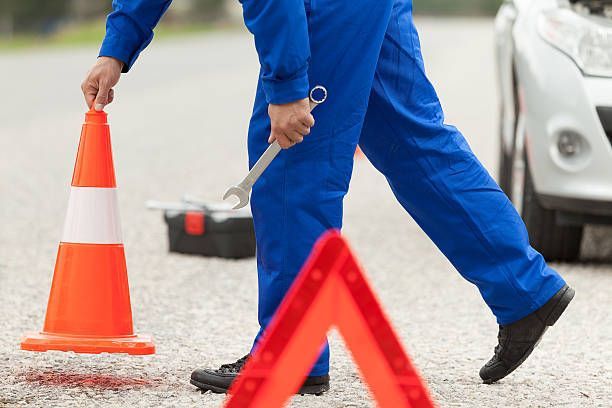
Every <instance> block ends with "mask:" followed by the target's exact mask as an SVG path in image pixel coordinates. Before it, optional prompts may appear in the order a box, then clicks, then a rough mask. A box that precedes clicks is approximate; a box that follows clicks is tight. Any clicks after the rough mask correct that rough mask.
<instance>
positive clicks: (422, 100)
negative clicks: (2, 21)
mask: <svg viewBox="0 0 612 408" xmlns="http://www.w3.org/2000/svg"><path fill="white" fill-rule="evenodd" d="M241 3H242V6H243V10H244V20H245V23H246V26H247V27H248V29H249V30H250V31H251V32H252V33H253V35H254V37H255V46H256V48H257V51H258V54H259V61H260V63H261V71H260V76H259V84H258V88H257V95H256V98H255V108H254V111H253V116H252V119H251V123H250V128H249V135H248V150H249V162H250V165H253V164H254V163H255V161H256V160H257V159H258V158H259V157H260V156H261V154H262V153H263V152H264V150H265V149H266V148H267V147H268V143H270V142H271V141H273V140H275V139H276V140H278V141H279V143H280V145H281V146H282V147H283V148H284V149H286V150H284V151H283V152H281V154H280V155H279V156H278V157H277V158H276V160H274V162H273V163H272V164H271V165H270V167H269V168H268V169H267V170H266V171H265V172H264V174H263V175H262V177H261V179H260V180H259V181H258V182H257V183H256V184H255V186H254V188H253V193H252V201H251V207H252V211H253V217H254V222H255V232H256V238H257V268H258V274H259V323H260V326H261V330H260V332H259V335H258V336H257V338H259V337H260V336H261V334H262V331H263V330H265V327H266V325H268V323H269V322H270V319H271V318H272V316H273V314H274V312H275V310H276V308H277V306H278V305H279V303H280V302H281V300H282V299H283V296H284V295H285V293H286V292H287V290H288V288H289V286H290V285H291V283H292V282H293V280H294V278H295V276H296V274H297V273H298V272H299V270H300V267H301V266H302V264H303V262H304V261H305V259H306V258H307V256H308V254H309V252H310V250H311V248H312V246H313V244H314V242H315V241H316V240H317V238H319V236H320V235H321V234H322V233H323V232H324V231H325V230H327V229H330V228H340V227H341V225H342V200H343V198H344V196H345V194H346V192H347V189H348V186H349V180H350V178H351V171H352V166H353V154H354V152H355V148H356V146H357V144H358V143H359V145H360V146H361V148H362V150H363V152H364V153H365V154H366V156H367V157H368V159H369V160H370V161H371V162H372V163H373V165H374V166H375V167H376V168H377V169H378V170H379V171H380V172H382V173H383V174H384V175H385V177H386V178H387V180H388V182H389V184H390V185H391V188H392V190H393V193H394V194H395V196H396V198H397V200H398V201H399V202H400V203H401V205H402V206H403V207H404V209H405V210H406V211H407V212H408V213H409V214H410V215H411V216H412V217H413V218H414V219H415V220H416V221H417V222H418V224H419V225H420V226H421V228H423V230H424V231H425V232H426V233H427V235H428V236H429V237H430V238H431V239H432V240H433V242H434V243H435V244H436V245H437V246H438V248H440V250H441V251H442V252H443V253H444V255H445V256H446V257H447V258H448V259H449V260H450V261H451V262H452V263H453V265H454V266H455V267H456V268H457V270H458V271H459V273H461V275H462V276H463V277H464V278H465V279H467V280H468V281H470V282H472V283H473V284H475V285H476V286H477V287H478V289H479V290H480V293H481V294H482V297H483V298H484V301H485V302H486V303H487V305H488V306H489V307H490V308H491V311H492V312H493V314H494V315H495V316H496V318H497V321H498V323H499V334H498V343H499V344H498V345H497V346H496V347H495V352H494V355H493V357H492V358H491V360H490V361H489V362H487V363H486V364H485V365H484V366H483V367H482V369H481V370H480V376H481V377H482V379H483V381H484V382H485V383H493V382H495V381H497V380H499V379H501V378H503V377H505V376H506V375H508V374H509V373H511V372H512V371H513V370H514V369H516V368H517V367H518V366H519V365H520V364H521V363H522V362H523V361H524V360H525V359H526V358H527V357H528V356H529V354H530V353H531V352H532V350H533V349H534V347H535V346H536V345H537V343H538V341H539V339H540V338H541V336H542V335H543V333H544V331H545V330H546V329H547V327H549V326H552V325H553V324H554V323H555V322H556V321H557V319H558V318H559V316H560V315H561V314H562V313H563V311H564V310H565V308H566V307H567V305H568V304H569V302H570V301H571V299H572V298H573V296H574V291H573V290H572V289H571V288H569V287H568V286H567V285H566V283H565V282H564V280H563V279H562V278H561V277H560V276H559V275H558V274H557V273H556V272H555V271H554V270H552V269H550V268H549V267H548V266H547V265H546V263H545V261H544V259H543V258H542V256H541V255H540V254H539V253H538V252H537V251H535V250H534V249H533V248H532V247H531V246H530V245H529V239H528V236H527V231H526V230H525V226H524V225H523V222H522V221H521V219H520V217H519V215H518V214H517V213H516V211H515V210H514V208H513V207H512V204H511V203H510V201H509V200H508V198H507V197H506V196H505V195H504V193H503V192H502V191H501V190H500V188H499V187H498V186H497V184H496V183H495V182H494V181H493V179H492V178H491V177H490V176H489V174H488V173H487V171H486V170H485V169H484V168H483V167H482V165H481V164H480V163H479V161H478V160H477V159H476V157H475V156H474V154H473V153H472V151H471V150H470V148H469V146H468V144H467V143H466V141H465V139H464V138H463V136H462V135H461V133H460V132H459V131H458V130H457V129H456V128H454V127H452V126H448V125H445V124H444V117H443V113H442V108H441V106H440V102H439V101H438V97H437V95H436V93H435V91H434V89H433V87H432V85H431V84H430V82H429V80H428V79H427V77H426V75H425V70H424V67H423V59H422V57H421V50H420V45H419V38H418V35H417V31H416V29H415V27H414V24H413V20H412V1H411V0H242V1H241ZM169 4H170V1H169V0H114V1H113V8H114V11H113V12H112V13H111V14H110V15H109V16H108V21H107V26H106V29H107V30H106V37H105V39H104V42H103V43H102V47H101V50H100V56H99V58H98V60H97V62H96V64H95V65H94V67H93V68H92V69H91V71H90V72H89V73H88V75H87V78H86V79H85V81H84V82H83V85H82V89H83V93H84V95H85V99H86V102H87V104H88V106H92V105H94V107H95V109H97V110H101V109H102V108H103V107H104V106H105V105H106V104H108V103H110V102H111V101H112V100H113V89H112V88H113V86H114V85H115V84H116V83H117V82H118V80H119V77H120V74H121V72H127V71H128V70H129V69H130V68H131V66H132V64H133V63H134V61H135V60H136V58H137V57H138V55H139V53H140V52H141V51H142V50H143V49H144V48H145V47H146V46H147V45H148V44H149V42H150V41H151V39H152V37H153V31H152V30H153V28H154V27H155V25H156V24H157V22H158V21H159V19H160V18H161V16H162V15H163V13H164V11H165V10H166V9H167V7H168V6H169ZM194 52H197V50H194ZM449 69H452V68H449ZM317 84H321V85H324V86H325V87H326V88H327V89H328V91H329V98H328V101H327V102H326V103H325V104H323V105H321V106H320V107H319V108H317V112H316V115H317V125H316V126H314V118H313V117H312V116H311V115H310V112H309V104H308V99H307V96H308V93H309V89H310V88H311V87H312V86H314V85H317ZM313 126H314V127H313ZM311 128H312V129H311ZM307 135H309V136H308V137H305V136H307ZM256 342H257V339H256V341H255V343H256ZM247 358H248V355H247V356H245V357H243V358H241V359H239V360H238V361H237V362H235V363H231V364H225V365H222V366H221V367H220V368H218V369H198V370H195V371H194V372H193V374H192V376H191V383H192V384H194V385H196V386H197V387H199V388H201V389H203V390H210V391H213V392H225V391H227V389H228V388H229V386H230V384H231V383H232V381H233V380H234V379H235V377H236V376H237V375H238V374H239V372H240V369H241V368H242V366H243V365H244V362H245V361H246V359H247ZM328 370H329V348H328V347H327V346H326V347H325V348H324V349H323V351H322V353H321V355H320V357H319V359H318V360H317V362H316V364H315V365H314V366H313V368H312V371H311V373H310V375H309V376H308V377H307V378H306V379H305V382H304V385H303V387H302V388H301V389H300V391H299V392H300V393H302V394H320V393H322V392H324V391H326V390H328V389H329V375H328Z"/></svg>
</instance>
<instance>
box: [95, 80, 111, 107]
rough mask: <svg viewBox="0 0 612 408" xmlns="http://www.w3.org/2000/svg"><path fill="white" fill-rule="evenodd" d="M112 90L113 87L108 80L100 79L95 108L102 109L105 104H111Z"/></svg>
mask: <svg viewBox="0 0 612 408" xmlns="http://www.w3.org/2000/svg"><path fill="white" fill-rule="evenodd" d="M110 91H111V89H110V86H109V84H108V82H106V81H100V84H99V88H98V95H97V96H96V105H95V106H94V109H95V110H97V111H101V110H102V109H104V106H106V105H108V104H109V97H110V95H109V94H110Z"/></svg>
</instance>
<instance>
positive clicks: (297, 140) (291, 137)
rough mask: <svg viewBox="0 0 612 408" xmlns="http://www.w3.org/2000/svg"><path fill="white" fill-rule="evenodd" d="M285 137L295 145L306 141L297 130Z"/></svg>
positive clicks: (286, 133)
mask: <svg viewBox="0 0 612 408" xmlns="http://www.w3.org/2000/svg"><path fill="white" fill-rule="evenodd" d="M285 135H286V136H287V137H288V138H289V140H291V141H292V142H293V143H302V142H303V141H304V136H303V135H302V134H301V133H300V132H298V131H296V130H290V131H288V132H285Z"/></svg>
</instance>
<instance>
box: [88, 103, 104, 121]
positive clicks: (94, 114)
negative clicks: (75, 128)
mask: <svg viewBox="0 0 612 408" xmlns="http://www.w3.org/2000/svg"><path fill="white" fill-rule="evenodd" d="M85 122H87V123H100V124H105V123H107V114H106V112H104V111H103V110H100V111H97V110H95V109H94V107H93V106H92V107H91V108H90V109H89V111H87V113H86V114H85Z"/></svg>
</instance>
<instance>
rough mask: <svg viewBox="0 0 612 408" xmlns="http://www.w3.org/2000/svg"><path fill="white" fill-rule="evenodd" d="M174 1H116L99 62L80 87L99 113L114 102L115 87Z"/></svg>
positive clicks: (86, 100) (107, 22) (109, 18)
mask: <svg viewBox="0 0 612 408" xmlns="http://www.w3.org/2000/svg"><path fill="white" fill-rule="evenodd" d="M170 2H171V0H113V12H112V13H111V14H109V16H108V18H107V20H106V36H105V38H104V41H103V42H102V47H101V49H100V54H99V58H98V60H97V61H96V63H95V64H94V66H93V67H92V68H91V70H90V71H89V72H88V73H87V76H86V78H85V80H84V81H83V83H82V84H81V89H82V90H83V95H84V96H85V102H86V103H87V106H89V107H92V106H93V107H95V109H96V110H102V109H104V106H105V105H108V104H109V103H111V102H112V101H113V98H114V91H113V87H114V86H115V85H116V84H117V82H119V78H120V77H121V72H127V71H129V69H130V68H131V67H132V65H133V64H134V61H136V58H138V55H140V52H141V51H142V50H144V49H145V47H146V46H147V45H149V43H150V42H151V40H152V39H153V28H155V26H156V25H157V23H158V22H159V20H160V18H161V16H162V15H163V14H164V12H165V11H166V10H167V9H168V6H169V5H170ZM94 103H95V106H94Z"/></svg>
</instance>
